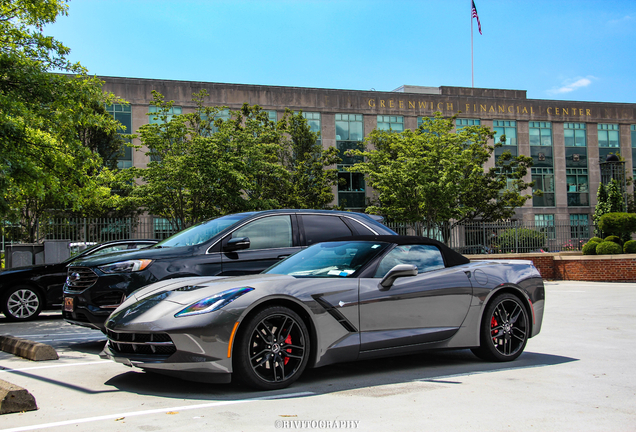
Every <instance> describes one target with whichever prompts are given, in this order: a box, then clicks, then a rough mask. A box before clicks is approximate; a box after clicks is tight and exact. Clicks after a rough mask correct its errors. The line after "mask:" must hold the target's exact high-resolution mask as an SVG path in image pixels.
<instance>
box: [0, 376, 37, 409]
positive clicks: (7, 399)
mask: <svg viewBox="0 0 636 432" xmlns="http://www.w3.org/2000/svg"><path fill="white" fill-rule="evenodd" d="M36 409H38V406H37V405H36V403H35V398H34V397H33V395H32V394H31V393H29V392H28V391H26V390H25V389H23V388H22V387H18V386H17V385H15V384H11V383H9V382H6V381H3V380H0V414H10V413H16V412H24V411H34V410H36Z"/></svg>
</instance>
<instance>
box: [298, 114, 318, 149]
mask: <svg viewBox="0 0 636 432" xmlns="http://www.w3.org/2000/svg"><path fill="white" fill-rule="evenodd" d="M303 117H305V118H306V119H307V124H308V125H309V129H310V130H311V131H312V132H317V133H319V134H320V135H318V139H317V140H316V142H317V143H318V144H321V143H322V139H321V137H322V133H321V130H320V113H318V112H303Z"/></svg>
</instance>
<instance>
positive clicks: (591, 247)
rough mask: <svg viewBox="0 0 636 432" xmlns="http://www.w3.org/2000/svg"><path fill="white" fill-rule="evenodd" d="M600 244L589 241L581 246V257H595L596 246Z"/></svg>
mask: <svg viewBox="0 0 636 432" xmlns="http://www.w3.org/2000/svg"><path fill="white" fill-rule="evenodd" d="M600 244H601V242H595V241H592V240H590V241H589V242H587V243H585V244H584V245H583V249H582V252H583V255H596V246H598V245H600Z"/></svg>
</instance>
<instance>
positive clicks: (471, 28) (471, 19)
mask: <svg viewBox="0 0 636 432" xmlns="http://www.w3.org/2000/svg"><path fill="white" fill-rule="evenodd" d="M472 4H473V2H472V0H471V1H470V5H471V8H470V78H471V82H472V85H473V88H475V64H474V62H473V8H472Z"/></svg>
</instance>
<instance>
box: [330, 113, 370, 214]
mask: <svg viewBox="0 0 636 432" xmlns="http://www.w3.org/2000/svg"><path fill="white" fill-rule="evenodd" d="M363 139H364V121H363V116H362V114H336V147H337V149H338V153H339V156H340V158H341V159H342V161H341V163H340V164H339V165H338V171H339V172H338V179H339V184H338V205H340V206H342V207H344V208H346V209H362V208H364V207H366V199H365V184H364V175H363V174H361V173H352V172H349V171H347V168H348V167H350V166H351V165H353V164H355V163H356V162H361V161H362V157H361V156H349V155H347V151H348V150H363V149H364V147H363V145H362V140H363Z"/></svg>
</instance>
